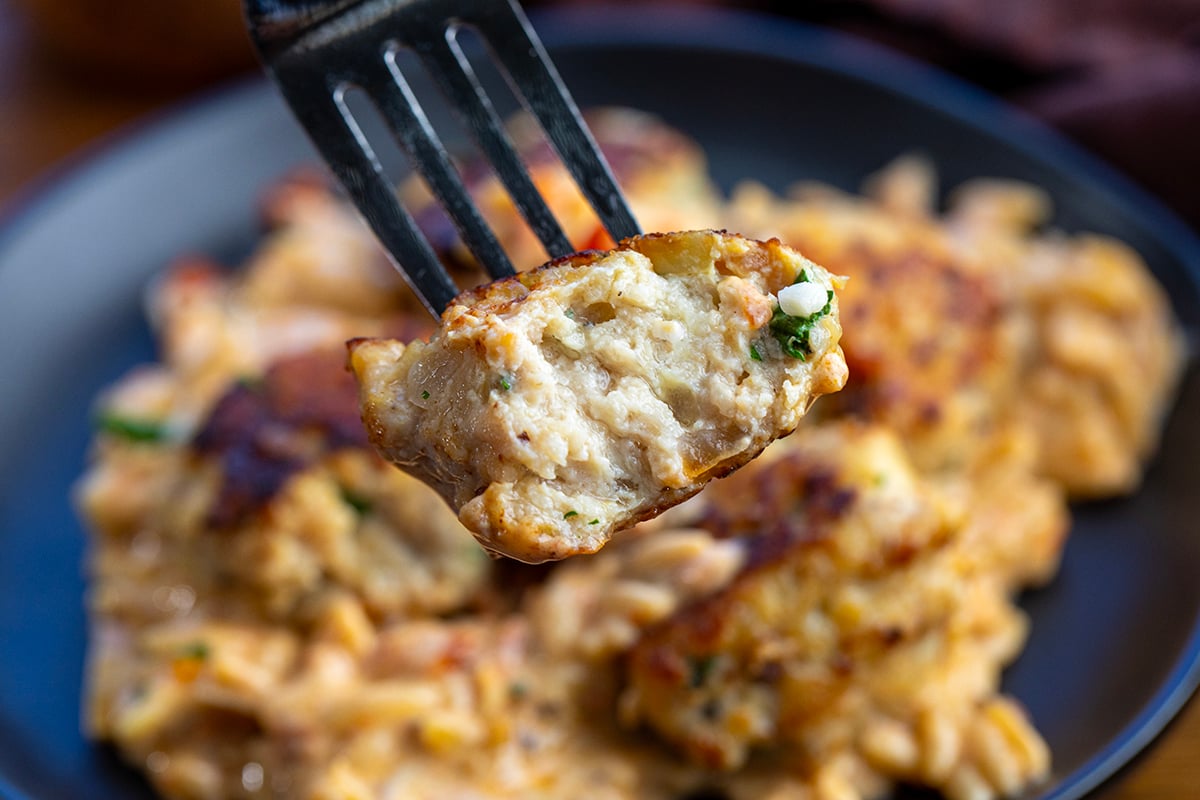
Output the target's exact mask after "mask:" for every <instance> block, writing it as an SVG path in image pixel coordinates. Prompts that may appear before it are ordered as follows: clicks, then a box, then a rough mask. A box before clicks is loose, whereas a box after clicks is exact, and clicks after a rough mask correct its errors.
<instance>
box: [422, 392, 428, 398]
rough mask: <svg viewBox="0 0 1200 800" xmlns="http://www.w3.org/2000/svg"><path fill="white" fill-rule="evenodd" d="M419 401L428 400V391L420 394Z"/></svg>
mask: <svg viewBox="0 0 1200 800" xmlns="http://www.w3.org/2000/svg"><path fill="white" fill-rule="evenodd" d="M421 399H422V400H428V399H429V392H428V391H424V392H421Z"/></svg>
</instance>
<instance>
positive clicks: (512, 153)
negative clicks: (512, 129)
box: [414, 35, 575, 258]
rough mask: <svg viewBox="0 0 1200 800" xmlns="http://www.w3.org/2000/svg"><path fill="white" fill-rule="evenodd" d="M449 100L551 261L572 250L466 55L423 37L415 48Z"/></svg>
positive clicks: (445, 41)
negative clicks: (423, 39)
mask: <svg viewBox="0 0 1200 800" xmlns="http://www.w3.org/2000/svg"><path fill="white" fill-rule="evenodd" d="M414 49H415V50H416V52H417V53H418V54H419V55H420V56H421V57H422V58H423V59H425V61H426V62H427V63H428V66H429V71H430V73H432V74H433V76H434V78H435V79H436V80H437V82H438V85H439V86H440V88H441V90H442V91H443V92H444V93H445V95H446V97H447V98H448V99H449V100H450V105H451V106H453V107H454V109H455V112H456V113H457V114H458V117H459V119H460V120H461V121H462V122H463V124H465V125H466V126H467V127H468V128H469V129H470V131H471V134H472V135H473V136H474V137H475V141H476V143H477V144H478V145H479V148H480V149H481V150H483V152H484V155H485V156H487V159H488V161H489V162H490V163H491V165H492V168H493V169H494V170H495V171H496V175H497V177H499V178H500V180H501V182H502V183H503V184H504V187H505V188H506V189H508V193H509V195H510V196H511V197H512V199H513V202H514V203H515V204H516V206H517V210H518V211H520V212H521V216H522V217H524V218H525V221H526V222H528V223H529V227H530V228H532V229H533V232H534V233H535V234H536V235H537V237H538V239H539V240H540V241H541V243H542V246H543V247H545V248H546V252H547V253H548V254H549V255H550V256H551V257H552V258H558V257H560V256H565V255H568V254H569V253H572V252H574V250H575V248H574V247H573V246H572V245H571V242H570V240H568V239H567V236H566V234H565V233H563V230H562V228H561V227H560V226H559V224H558V220H556V219H555V218H554V214H553V213H551V211H550V209H549V207H548V206H547V205H546V201H545V200H544V199H543V198H542V195H541V193H540V192H539V191H538V190H537V187H536V186H534V184H533V180H532V179H531V178H530V177H529V172H528V170H527V169H526V168H525V165H524V164H523V163H522V162H521V158H520V156H519V155H518V154H517V150H516V148H515V147H513V144H512V141H511V140H510V139H509V138H508V134H507V133H506V132H505V130H504V123H503V122H502V121H501V120H500V116H499V115H498V114H497V113H496V109H495V108H494V107H493V106H492V102H491V100H489V99H488V96H487V94H486V93H485V92H484V91H483V87H482V86H481V85H480V84H479V80H478V78H477V77H476V75H475V71H474V70H473V69H472V68H471V63H470V61H469V60H468V59H467V57H466V54H465V53H463V52H462V50H461V48H460V47H459V46H458V44H457V43H456V42H454V41H453V40H452V39H451V38H450V37H448V36H445V35H442V36H437V37H428V38H427V39H426V40H425V41H423V42H421V43H420V44H419V45H417V46H416V47H415V48H414Z"/></svg>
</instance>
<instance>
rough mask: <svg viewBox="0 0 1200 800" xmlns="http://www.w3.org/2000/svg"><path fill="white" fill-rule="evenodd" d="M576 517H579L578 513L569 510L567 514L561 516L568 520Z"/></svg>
mask: <svg viewBox="0 0 1200 800" xmlns="http://www.w3.org/2000/svg"><path fill="white" fill-rule="evenodd" d="M578 516H579V512H578V511H576V510H575V509H571V510H570V511H568V512H567V513H565V514H563V519H570V518H571V517H578Z"/></svg>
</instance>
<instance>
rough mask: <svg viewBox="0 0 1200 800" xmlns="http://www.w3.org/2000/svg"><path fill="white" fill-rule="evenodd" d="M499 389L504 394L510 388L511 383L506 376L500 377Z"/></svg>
mask: <svg viewBox="0 0 1200 800" xmlns="http://www.w3.org/2000/svg"><path fill="white" fill-rule="evenodd" d="M500 388H501V389H503V390H504V391H506V392H507V391H508V390H509V389H511V388H512V381H511V380H509V378H508V376H507V375H501V376H500Z"/></svg>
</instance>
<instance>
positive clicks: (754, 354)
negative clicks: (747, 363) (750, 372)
mask: <svg viewBox="0 0 1200 800" xmlns="http://www.w3.org/2000/svg"><path fill="white" fill-rule="evenodd" d="M750 360H751V361H762V353H760V352H758V347H756V346H755V345H750Z"/></svg>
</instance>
